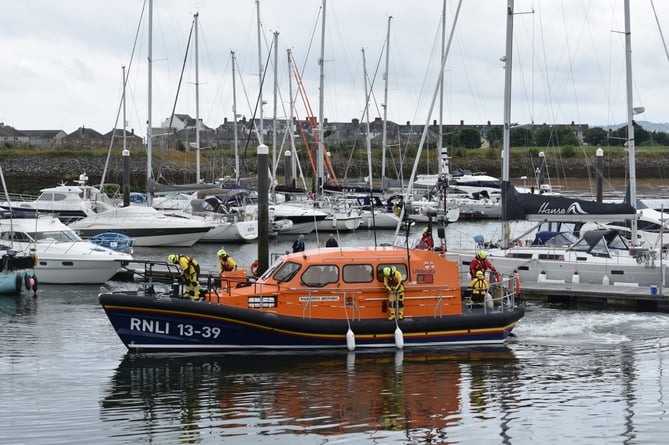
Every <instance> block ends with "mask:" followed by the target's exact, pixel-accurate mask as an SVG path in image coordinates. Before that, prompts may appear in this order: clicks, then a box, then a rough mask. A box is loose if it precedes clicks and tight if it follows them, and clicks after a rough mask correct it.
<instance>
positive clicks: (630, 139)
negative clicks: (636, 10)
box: [625, 0, 639, 246]
mask: <svg viewBox="0 0 669 445" xmlns="http://www.w3.org/2000/svg"><path fill="white" fill-rule="evenodd" d="M625 68H626V69H625V77H626V80H627V82H626V85H627V152H628V156H629V159H628V161H629V169H630V183H629V192H630V202H629V204H630V205H631V206H632V207H634V208H635V209H636V156H635V153H634V152H635V148H634V103H633V98H632V34H631V27H630V2H629V0H625ZM631 229H632V246H637V245H638V244H639V242H638V241H637V219H636V215H634V218H632V221H631Z"/></svg>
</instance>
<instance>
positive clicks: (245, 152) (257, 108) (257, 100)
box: [239, 50, 272, 174]
mask: <svg viewBox="0 0 669 445" xmlns="http://www.w3.org/2000/svg"><path fill="white" fill-rule="evenodd" d="M271 56H272V51H271V50H270V51H269V52H268V53H267V59H266V60H265V66H264V67H263V73H262V79H261V82H260V87H261V88H262V87H263V86H264V85H265V76H266V75H267V67H268V66H269V61H270V58H271ZM261 106H262V105H261V104H260V94H258V97H257V98H256V105H255V108H254V110H253V117H252V118H251V124H252V125H253V128H254V129H255V130H256V131H255V133H256V136H258V143H260V135H259V134H258V131H259V130H258V127H256V113H257V112H258V110H259V109H260V107H261ZM252 134H253V132H252V131H249V132H248V135H247V136H246V143H245V144H244V155H243V156H242V158H241V159H240V166H239V171H240V172H242V171H244V168H245V167H246V165H245V164H246V163H245V162H244V161H246V154H247V153H248V149H249V144H250V142H251V136H252ZM258 173H259V174H260V172H258Z"/></svg>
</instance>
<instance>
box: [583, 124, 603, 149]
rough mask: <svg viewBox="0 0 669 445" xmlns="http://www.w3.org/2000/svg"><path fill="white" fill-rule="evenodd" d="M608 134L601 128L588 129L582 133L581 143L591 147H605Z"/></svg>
mask: <svg viewBox="0 0 669 445" xmlns="http://www.w3.org/2000/svg"><path fill="white" fill-rule="evenodd" d="M608 137H609V133H608V132H607V131H606V130H604V129H603V128H601V127H594V128H588V129H587V130H585V131H584V132H583V142H585V143H586V144H588V145H592V146H599V145H607V142H608Z"/></svg>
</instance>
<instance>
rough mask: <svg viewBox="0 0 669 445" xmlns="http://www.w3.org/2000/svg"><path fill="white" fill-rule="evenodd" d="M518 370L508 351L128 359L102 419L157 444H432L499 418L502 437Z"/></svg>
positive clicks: (110, 391) (103, 405) (118, 372)
mask: <svg viewBox="0 0 669 445" xmlns="http://www.w3.org/2000/svg"><path fill="white" fill-rule="evenodd" d="M518 372H519V370H518V368H517V360H516V357H515V355H514V353H513V352H512V351H511V350H510V349H508V348H506V347H496V348H487V349H478V350H462V351H459V350H455V351H451V352H447V353H444V352H431V351H422V352H403V351H398V352H397V353H394V354H393V353H360V352H357V353H349V354H341V355H332V354H330V355H327V356H325V355H323V356H319V355H315V354H304V355H294V354H291V355H253V356H242V355H215V356H204V357H202V356H200V357H188V356H181V357H169V356H162V357H156V356H150V357H149V356H137V355H130V354H128V355H126V356H125V358H124V359H123V361H122V362H121V363H120V365H119V366H118V368H117V370H116V372H115V374H114V376H113V378H112V381H111V385H110V386H109V388H108V390H107V393H106V395H105V396H104V399H103V400H102V403H101V419H102V421H103V422H109V423H110V424H111V426H112V427H113V428H114V429H117V428H118V429H119V430H118V431H116V434H117V435H122V436H126V437H127V436H128V435H130V436H143V437H146V435H149V436H152V439H153V440H157V439H159V438H160V436H161V435H165V434H170V437H172V438H174V434H175V433H177V432H178V435H179V436H180V440H183V441H186V442H192V441H195V442H198V441H200V440H201V439H202V437H201V436H202V435H204V434H206V435H207V436H209V435H211V434H214V435H215V436H218V437H233V436H238V435H240V436H241V435H243V436H248V435H253V434H260V435H291V436H294V438H296V437H299V436H303V435H305V434H317V435H342V434H354V435H355V436H354V437H355V438H356V440H357V441H360V439H361V437H369V438H370V439H372V438H373V439H374V440H378V439H379V438H380V437H385V436H388V435H396V434H399V435H401V436H403V437H407V438H411V439H412V440H415V441H419V442H421V443H423V442H424V443H430V442H432V441H433V440H437V438H440V439H442V440H443V439H444V438H446V437H448V434H447V433H448V428H449V426H453V425H458V424H460V423H461V422H462V419H463V416H467V417H470V418H471V417H472V415H473V416H479V417H481V418H482V419H484V418H486V417H488V418H494V419H497V420H496V421H495V422H494V423H499V428H500V430H499V431H498V432H497V434H498V435H499V436H501V437H503V436H504V430H505V425H504V424H505V422H506V420H504V419H505V417H509V416H505V415H504V414H503V413H500V412H499V411H500V410H505V409H507V408H508V407H509V404H513V403H514V402H513V400H514V396H513V393H514V391H513V390H511V391H509V388H510V387H512V386H513V384H512V382H513V381H514V380H516V378H517V374H518ZM501 387H504V388H506V390H504V391H501ZM502 393H504V394H506V395H505V396H501V395H500V394H502ZM505 407H506V408H505ZM489 411H492V413H491V412H489ZM123 420H126V421H123ZM361 433H362V434H361ZM165 437H167V436H165ZM145 440H147V441H148V439H145Z"/></svg>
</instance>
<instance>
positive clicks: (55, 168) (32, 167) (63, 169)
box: [0, 155, 195, 195]
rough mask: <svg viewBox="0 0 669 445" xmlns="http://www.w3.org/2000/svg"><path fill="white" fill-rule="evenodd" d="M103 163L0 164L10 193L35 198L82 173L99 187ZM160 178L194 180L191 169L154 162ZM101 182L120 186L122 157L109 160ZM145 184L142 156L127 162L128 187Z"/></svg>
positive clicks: (43, 160) (10, 160)
mask: <svg viewBox="0 0 669 445" xmlns="http://www.w3.org/2000/svg"><path fill="white" fill-rule="evenodd" d="M106 162H107V159H106V157H103V156H81V155H76V156H49V155H26V156H8V157H6V158H4V159H2V160H1V161H0V163H1V165H2V170H3V173H4V176H5V182H6V184H7V188H8V189H9V190H8V191H9V192H10V193H23V194H31V195H36V194H38V193H39V191H40V189H42V188H45V187H53V186H56V185H58V184H61V183H65V184H75V181H76V180H77V179H78V178H79V175H81V174H84V173H85V174H86V176H88V178H89V180H88V183H89V184H99V183H100V180H101V179H102V173H103V171H104V168H105V163H106ZM153 165H154V166H155V167H156V168H157V169H158V170H160V171H161V172H162V174H163V175H166V176H167V175H169V176H170V177H176V176H178V177H180V178H183V177H184V174H187V175H188V176H190V175H192V176H193V178H194V177H195V170H194V168H192V169H191V168H184V167H183V166H179V167H177V166H176V165H175V164H174V163H173V162H169V161H164V160H159V159H155V160H154V164H153ZM191 170H192V172H191V173H188V172H190V171H191ZM105 183H108V184H122V183H123V161H122V158H121V157H120V156H119V157H112V158H111V159H110V160H109V165H108V167H107V175H106V177H105ZM145 184H146V156H134V157H131V159H130V188H131V190H133V191H134V190H144V189H145Z"/></svg>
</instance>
